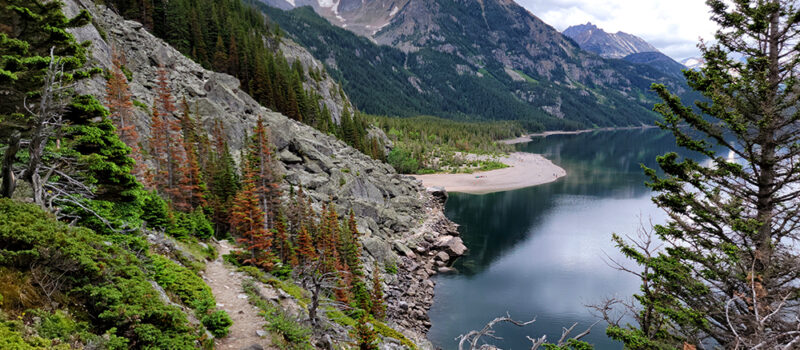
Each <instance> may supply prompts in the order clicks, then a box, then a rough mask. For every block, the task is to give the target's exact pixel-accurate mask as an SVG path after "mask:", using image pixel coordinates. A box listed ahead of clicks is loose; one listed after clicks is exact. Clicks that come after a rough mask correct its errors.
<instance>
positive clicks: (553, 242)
mask: <svg viewBox="0 0 800 350" xmlns="http://www.w3.org/2000/svg"><path fill="white" fill-rule="evenodd" d="M518 148H519V150H520V151H524V152H532V153H539V154H542V155H544V156H545V157H547V158H548V159H550V160H552V161H553V162H554V163H555V164H557V165H559V166H561V167H562V168H564V169H566V171H567V176H566V177H563V178H561V179H559V180H557V181H556V182H553V183H549V184H544V185H540V186H536V187H529V188H524V189H519V190H514V191H507V192H499V193H492V194H486V195H468V194H461V193H451V196H450V198H449V200H448V202H447V205H446V214H447V216H448V217H449V218H450V219H451V220H453V221H455V222H456V223H458V224H459V225H461V227H460V229H459V231H460V232H461V235H462V238H463V239H464V243H465V244H466V245H467V247H468V248H469V253H468V255H467V256H464V257H462V258H460V259H459V260H458V261H457V262H456V263H455V265H454V267H455V268H456V269H458V271H459V273H458V274H450V275H441V276H438V277H437V279H436V282H437V285H436V295H435V299H434V304H433V307H432V309H431V310H430V314H429V315H430V317H431V322H432V323H433V326H432V328H431V330H430V332H429V339H430V340H431V341H432V342H433V343H434V344H435V345H436V346H438V347H441V348H443V349H448V350H449V349H456V348H457V345H458V342H457V341H456V340H455V338H456V337H457V336H459V335H460V334H463V333H466V332H468V331H470V330H473V329H480V328H482V327H483V326H484V325H485V324H486V323H487V322H488V321H490V320H492V319H493V318H495V317H498V316H503V315H505V314H506V313H507V312H508V313H510V314H511V316H512V317H513V318H515V319H517V320H520V321H527V320H530V319H532V318H534V317H536V322H535V323H533V324H531V325H528V326H526V327H524V328H518V327H515V326H511V325H503V326H500V327H496V330H497V334H496V335H497V336H499V337H502V338H504V339H503V340H491V339H485V340H486V341H490V342H491V343H492V344H495V345H497V346H499V347H500V348H503V349H530V345H531V343H530V341H529V340H527V339H526V338H525V336H526V335H528V336H531V337H539V336H541V335H547V337H548V339H550V340H551V341H557V340H558V338H559V337H560V336H561V327H569V326H571V325H572V323H574V322H578V323H579V324H578V326H577V327H576V328H575V331H574V333H573V334H578V333H580V332H582V331H583V330H584V329H586V327H588V326H589V325H591V324H592V323H594V322H595V321H597V318H595V317H594V316H593V315H592V314H590V312H589V310H588V309H587V307H586V306H585V305H587V304H596V303H599V302H600V301H601V300H602V299H603V298H604V297H610V296H620V297H629V296H631V295H632V294H633V293H635V292H637V291H638V287H639V282H638V280H637V279H636V278H635V277H634V276H631V275H629V274H626V273H624V272H620V271H617V270H615V269H613V268H611V267H609V266H608V265H607V264H606V263H605V262H604V259H606V258H605V254H608V255H609V256H611V257H613V258H620V259H621V255H620V254H619V253H618V251H617V249H616V248H615V247H614V245H613V243H612V242H611V234H612V233H618V234H620V235H625V234H629V235H635V233H636V231H637V228H639V227H640V223H642V222H644V223H645V225H647V226H649V223H650V222H651V221H652V222H654V223H662V222H663V221H664V220H665V218H666V215H665V214H664V213H663V212H662V211H661V210H660V209H658V208H657V207H656V206H655V205H654V204H653V203H652V201H651V200H650V196H651V192H650V190H649V189H648V188H647V187H646V186H645V185H644V183H645V181H646V180H647V179H646V177H645V176H644V174H643V172H642V169H641V167H640V164H645V165H646V166H648V167H651V168H657V165H656V161H655V158H656V156H658V155H660V154H663V153H666V152H670V151H675V150H677V146H675V141H674V139H673V137H672V135H671V134H669V133H667V132H664V131H661V130H659V129H644V130H624V131H623V130H621V131H604V132H594V133H585V134H578V135H552V136H548V137H547V138H536V139H534V140H533V141H532V142H530V143H526V144H521V145H519V146H518ZM621 260H623V261H624V259H621ZM626 262H627V261H626ZM628 265H629V266H633V265H632V264H631V263H629V262H628ZM605 328H606V325H605V324H603V323H599V324H597V325H596V326H594V328H593V329H592V333H591V334H590V335H589V336H587V337H585V338H583V340H585V341H588V342H589V343H592V344H594V345H595V348H596V349H600V350H603V349H621V348H622V344H621V343H617V342H614V341H612V340H610V339H609V338H608V337H606V335H605Z"/></svg>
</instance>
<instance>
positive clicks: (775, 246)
mask: <svg viewBox="0 0 800 350" xmlns="http://www.w3.org/2000/svg"><path fill="white" fill-rule="evenodd" d="M707 3H708V4H709V5H710V7H711V13H712V20H714V21H715V22H717V24H718V25H719V26H720V29H719V30H718V31H717V34H716V39H717V41H716V43H714V44H703V45H701V47H700V48H701V50H702V52H703V57H704V58H705V60H706V66H705V67H704V68H702V69H700V70H699V71H692V70H689V71H686V72H685V75H686V78H687V81H688V83H689V85H690V86H691V87H692V88H694V89H696V90H697V91H699V92H701V93H702V94H703V95H704V97H705V98H706V100H704V101H701V102H698V103H696V107H697V109H698V110H699V111H700V112H702V114H700V113H697V112H696V110H695V109H693V108H690V107H687V106H685V105H683V103H682V102H681V101H680V99H679V98H678V97H677V96H675V95H673V94H671V93H670V92H668V91H667V88H666V87H664V86H663V85H654V90H655V91H656V92H657V93H658V94H659V96H660V97H661V98H662V99H663V101H664V102H663V103H661V104H658V105H656V108H655V110H656V111H657V112H659V113H661V114H662V115H663V116H664V122H662V123H660V126H661V127H662V128H663V129H666V130H669V131H670V132H672V134H673V135H674V136H675V138H676V140H677V142H678V145H680V146H682V147H684V148H686V149H689V150H691V151H694V152H699V153H700V154H702V155H704V156H706V157H707V158H708V159H709V160H710V162H711V165H709V166H707V165H705V163H704V162H698V161H695V160H693V159H691V158H681V157H680V156H679V155H678V154H677V153H668V154H665V155H663V156H660V157H658V164H659V166H660V167H661V169H663V171H664V174H663V175H661V174H659V173H658V172H656V171H655V170H653V169H646V170H645V172H646V174H647V175H648V176H649V177H650V179H651V182H650V183H649V184H648V185H649V186H650V187H651V188H652V189H653V190H654V191H655V192H657V194H656V195H655V197H654V198H653V199H654V201H655V203H656V204H657V205H658V206H659V207H661V208H662V209H664V210H665V211H666V212H667V213H668V214H669V217H670V218H671V220H670V221H668V222H667V223H666V224H664V225H657V226H655V228H654V232H655V234H656V235H657V237H658V238H660V241H662V242H667V243H666V247H665V249H664V250H662V251H657V252H656V251H652V250H651V251H647V250H646V249H645V250H642V249H643V248H641V247H646V245H640V246H636V245H633V244H629V243H626V242H623V241H622V240H621V239H620V238H619V237H615V240H616V241H617V243H618V244H619V245H620V248H621V250H622V252H623V253H624V254H625V255H627V256H628V257H630V258H632V259H634V261H636V262H637V263H638V264H640V265H643V267H644V268H645V271H647V272H648V273H647V274H645V275H642V278H643V285H642V293H641V294H639V295H636V296H635V297H636V299H637V301H638V302H639V303H640V304H641V305H640V306H641V312H640V313H639V314H637V315H635V316H636V317H637V321H638V323H639V327H628V326H625V325H620V324H619V323H618V322H617V323H613V322H612V325H611V326H610V327H609V329H608V331H607V332H608V333H609V334H610V335H611V336H612V337H614V338H615V339H619V340H622V341H623V342H625V343H626V347H632V348H676V347H680V346H681V345H683V342H685V341H688V342H690V343H692V344H698V345H700V344H715V345H714V346H719V347H721V348H747V349H754V348H768V349H778V348H786V349H788V348H793V347H796V345H797V343H798V342H800V334H798V333H797V329H800V320H798V319H797V317H796V315H797V313H798V309H800V306H798V305H800V283H799V282H800V278H798V274H797V266H796V264H795V263H794V262H796V261H798V260H800V253H798V250H797V247H796V244H795V242H796V241H797V240H798V239H800V230H798V229H797V218H798V214H800V212H799V211H800V201H798V192H797V189H798V186H800V170H799V169H798V167H797V157H798V155H799V154H800V150H798V147H797V145H798V144H800V133H798V130H800V122H798V112H797V106H798V98H800V94H798V91H797V83H798V80H797V74H796V72H797V71H798V68H800V61H798V60H797V57H798V54H800V52H798V46H797V45H796V38H797V36H798V35H800V15H798V10H800V9H798V7H797V4H796V3H794V2H789V1H778V0H766V1H734V2H728V1H723V0H709V1H707ZM737 55H741V56H743V58H744V59H743V60H739V59H738V58H737V57H736V56H737ZM715 148H717V149H719V148H724V149H725V151H724V153H722V154H720V153H718V152H717V151H716V150H715ZM728 153H732V154H733V155H734V156H735V159H730V158H729V157H728V156H727V155H728ZM653 239H655V238H653ZM701 342H702V343H701Z"/></svg>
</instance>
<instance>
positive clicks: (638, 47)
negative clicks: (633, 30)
mask: <svg viewBox="0 0 800 350" xmlns="http://www.w3.org/2000/svg"><path fill="white" fill-rule="evenodd" d="M563 33H564V35H566V36H568V37H569V38H570V39H572V40H575V42H576V43H578V45H580V46H581V48H582V49H584V50H586V51H590V52H594V53H596V54H598V55H600V56H603V57H606V58H623V57H625V56H628V55H631V54H634V53H640V52H657V51H658V49H656V48H655V47H654V46H653V45H650V43H648V42H647V41H644V39H642V38H640V37H638V36H635V35H631V34H628V33H624V32H616V33H606V31H605V30H603V29H601V28H598V27H597V26H596V25H594V24H592V23H591V22H589V23H586V24H580V25H575V26H571V27H569V28H567V29H565V30H564V32H563Z"/></svg>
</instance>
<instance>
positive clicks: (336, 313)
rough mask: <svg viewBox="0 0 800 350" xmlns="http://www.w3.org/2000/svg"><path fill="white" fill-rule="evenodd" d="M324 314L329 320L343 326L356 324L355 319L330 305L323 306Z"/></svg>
mask: <svg viewBox="0 0 800 350" xmlns="http://www.w3.org/2000/svg"><path fill="white" fill-rule="evenodd" d="M325 315H326V316H328V318H329V319H330V320H331V321H333V322H335V323H337V324H340V325H342V326H345V327H355V326H356V320H354V319H352V318H351V317H350V316H347V315H345V313H344V312H342V311H341V310H338V309H335V308H333V307H330V306H328V307H326V308H325Z"/></svg>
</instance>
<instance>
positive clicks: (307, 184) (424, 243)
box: [65, 0, 463, 347]
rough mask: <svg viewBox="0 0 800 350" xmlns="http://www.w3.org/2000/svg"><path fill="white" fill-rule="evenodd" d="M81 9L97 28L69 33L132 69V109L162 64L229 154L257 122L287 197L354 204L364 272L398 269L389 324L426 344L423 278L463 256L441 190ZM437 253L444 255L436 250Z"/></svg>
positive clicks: (98, 82) (102, 13) (102, 60)
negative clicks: (218, 126)
mask: <svg viewBox="0 0 800 350" xmlns="http://www.w3.org/2000/svg"><path fill="white" fill-rule="evenodd" d="M81 8H85V9H87V10H89V12H91V13H92V15H93V16H94V23H95V26H97V27H94V26H87V27H84V28H79V29H76V30H75V31H74V34H75V35H76V37H77V39H78V40H81V41H85V40H90V41H92V46H91V54H92V60H91V64H93V65H95V66H99V67H101V68H109V67H111V53H112V48H113V49H114V50H116V51H117V52H121V53H124V55H125V59H126V67H127V68H128V69H129V70H130V71H131V72H133V75H132V79H131V80H130V81H129V85H130V89H131V92H132V94H133V98H134V100H135V101H136V102H135V105H137V106H142V107H144V106H151V105H152V103H153V99H154V98H155V96H156V91H155V90H156V89H155V80H156V75H157V74H156V71H157V69H158V67H159V66H164V67H165V68H167V69H168V71H169V86H170V88H171V89H172V91H173V93H174V95H175V96H176V97H177V98H178V99H179V100H180V99H181V98H183V97H185V98H186V101H187V102H188V104H189V107H190V110H192V111H196V116H195V118H196V121H197V122H198V124H199V125H201V126H203V127H204V128H205V130H206V131H210V130H211V129H212V126H213V125H214V123H215V122H216V121H219V122H221V123H222V124H223V127H224V132H225V135H226V137H227V140H228V142H229V145H230V147H231V149H232V151H233V153H234V156H235V157H236V158H238V155H239V154H240V153H241V149H242V148H243V146H244V140H245V138H246V135H248V133H250V132H251V130H252V128H253V127H254V125H255V123H256V122H257V120H258V118H259V117H260V118H263V119H264V121H265V123H266V124H267V125H268V126H269V129H270V131H271V140H272V142H273V143H274V144H275V146H276V149H277V154H278V158H279V160H280V162H278V167H279V169H278V170H279V172H280V173H281V174H283V178H284V179H285V180H284V182H283V184H282V186H283V188H284V190H285V193H288V190H289V188H290V186H292V187H299V186H302V187H303V189H304V190H305V191H306V193H307V194H308V195H309V197H310V198H312V199H313V200H314V201H315V207H316V208H317V209H319V207H320V206H321V202H323V201H331V202H332V203H333V204H334V205H335V207H336V209H337V212H338V213H340V215H344V214H346V213H347V212H348V210H349V209H351V208H352V209H353V210H354V212H355V214H356V217H357V224H358V229H359V231H360V232H361V233H362V238H361V240H362V244H363V246H364V251H365V252H366V253H367V254H365V260H367V261H365V264H364V266H366V267H367V269H368V270H370V269H372V266H373V263H372V262H373V261H377V262H378V265H379V266H397V270H398V271H397V272H396V273H385V275H384V280H385V281H386V284H387V301H388V310H389V316H390V321H391V322H390V323H393V325H395V326H398V328H400V329H403V330H405V333H407V334H408V336H409V337H410V338H412V339H415V340H416V341H418V342H420V343H421V344H423V345H424V344H426V341H425V338H424V334H425V332H426V331H427V328H428V327H430V322H429V321H428V318H427V310H428V308H429V307H430V305H431V303H432V300H433V298H432V296H433V286H434V282H433V281H432V280H431V279H430V276H432V275H434V274H436V268H437V267H441V266H443V264H446V262H447V261H449V260H452V259H453V258H454V257H455V256H456V255H458V254H459V253H463V249H462V247H463V244H462V243H461V242H460V238H458V237H457V231H456V226H455V224H454V223H452V222H451V221H449V220H448V219H447V218H446V217H445V216H444V214H443V211H442V208H443V204H444V199H445V198H446V195H443V194H442V193H439V194H436V192H432V193H433V194H432V193H429V192H428V191H426V189H425V188H423V187H422V186H421V184H420V183H419V182H418V181H416V180H414V179H413V178H411V177H408V176H403V175H400V174H397V173H396V172H395V171H394V169H393V168H392V167H391V166H389V165H387V164H385V163H381V162H379V161H376V160H373V159H371V158H369V157H368V156H366V155H364V154H362V153H360V152H358V151H357V150H355V149H353V148H351V147H349V146H347V145H346V144H345V143H343V142H341V141H339V140H337V139H336V138H334V137H332V136H330V135H326V134H324V133H322V132H320V131H318V130H316V129H314V128H312V127H310V126H307V125H304V124H301V123H299V122H296V121H293V120H291V119H289V118H287V117H285V116H283V115H281V114H279V113H275V112H272V111H270V110H268V109H266V108H264V107H262V106H260V105H259V104H258V103H257V102H256V101H255V100H253V99H252V98H251V97H250V96H249V95H247V94H246V93H245V92H244V91H242V90H241V89H240V88H239V81H238V80H237V79H236V78H234V77H232V76H230V75H227V74H220V73H214V72H211V71H208V70H205V69H203V67H201V66H200V65H199V64H197V63H195V62H193V61H191V60H190V59H188V58H186V57H185V56H183V55H182V54H180V53H179V52H178V51H176V50H175V49H173V48H172V47H170V46H169V45H167V44H166V43H164V42H163V41H161V40H159V39H157V38H155V37H154V36H153V35H151V34H150V33H148V32H147V31H146V30H145V29H144V28H143V27H142V25H141V24H139V23H137V22H133V21H126V20H124V19H123V18H121V17H119V16H118V15H116V14H115V13H113V12H112V11H111V10H109V9H107V8H106V7H104V6H102V5H97V4H95V3H93V2H90V1H87V0H68V1H66V9H65V12H66V13H67V15H74V14H75V13H77V12H78V10H79V9H81ZM98 29H99V30H98ZM101 33H102V34H101ZM286 51H291V50H286ZM301 56H303V54H297V55H295V57H301ZM300 59H301V60H303V59H304V58H300ZM104 89H105V81H104V79H103V78H102V77H95V78H93V79H92V80H90V81H88V82H85V83H83V84H82V85H81V86H79V87H78V88H77V90H78V91H79V92H81V93H91V94H94V95H96V96H99V97H102V96H104V95H105V90H104ZM134 123H135V125H136V129H137V131H138V132H139V135H141V137H142V139H143V140H146V139H147V138H148V136H149V135H150V133H151V130H150V116H149V114H148V112H147V111H146V110H145V108H137V111H136V113H135V121H134ZM445 241H446V242H447V243H446V244H444V243H441V244H440V242H445ZM442 251H444V252H446V255H447V257H445V256H444V255H440V252H442ZM437 257H439V258H437ZM437 259H438V260H437ZM437 263H438V265H437ZM429 346H430V345H429V344H428V345H427V346H423V347H429Z"/></svg>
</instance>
